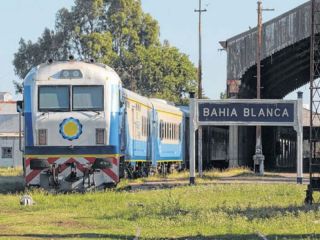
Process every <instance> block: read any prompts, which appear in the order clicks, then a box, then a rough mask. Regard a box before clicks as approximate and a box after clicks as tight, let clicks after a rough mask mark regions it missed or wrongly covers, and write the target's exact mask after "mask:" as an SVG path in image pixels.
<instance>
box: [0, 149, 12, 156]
mask: <svg viewBox="0 0 320 240" xmlns="http://www.w3.org/2000/svg"><path fill="white" fill-rule="evenodd" d="M1 156H2V158H12V148H11V147H3V148H2V154H1Z"/></svg>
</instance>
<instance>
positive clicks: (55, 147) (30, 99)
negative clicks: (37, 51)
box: [19, 60, 184, 191]
mask: <svg viewBox="0 0 320 240" xmlns="http://www.w3.org/2000/svg"><path fill="white" fill-rule="evenodd" d="M19 106H20V108H19V109H21V112H22V114H23V115H24V126H23V127H24V146H23V151H24V160H23V163H24V170H25V182H26V185H27V186H40V187H42V188H45V189H56V190H59V191H70V190H79V191H85V190H87V189H90V188H105V187H107V186H113V185H116V184H117V183H118V182H119V179H120V177H122V176H124V175H125V173H127V174H129V175H131V176H134V175H143V174H148V172H149V171H150V169H157V168H158V167H159V165H160V164H161V163H167V164H168V165H170V164H177V163H180V162H182V161H183V158H184V154H183V144H184V136H183V135H184V131H183V128H184V115H183V113H182V111H180V110H179V109H178V108H177V107H175V106H173V105H171V104H168V103H167V102H165V101H164V100H159V99H148V98H145V97H142V96H140V95H138V94H136V93H133V92H131V91H129V90H126V89H123V88H122V84H121V80H120V78H119V76H118V75H117V74H116V72H115V71H114V70H113V69H111V68H109V67H108V66H105V65H102V64H97V63H93V62H82V61H74V60H70V61H63V62H52V61H50V62H48V63H44V64H41V65H39V66H37V67H35V68H33V69H32V70H31V71H30V72H29V73H28V74H27V76H26V78H25V80H24V101H23V107H22V104H21V103H20V105H19Z"/></svg>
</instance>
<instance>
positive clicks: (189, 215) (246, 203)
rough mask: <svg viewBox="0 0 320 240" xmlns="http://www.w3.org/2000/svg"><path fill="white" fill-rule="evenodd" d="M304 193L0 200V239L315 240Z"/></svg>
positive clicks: (212, 191)
mask: <svg viewBox="0 0 320 240" xmlns="http://www.w3.org/2000/svg"><path fill="white" fill-rule="evenodd" d="M305 189H306V187H305V186H297V185H294V184H278V185H277V184H268V185H266V184H212V185H206V186H204V185H202V186H192V187H179V188H174V189H165V190H152V191H138V192H126V191H107V192H99V193H88V194H66V195H51V194H46V193H44V192H41V191H34V192H32V193H31V195H32V197H33V199H34V200H35V202H36V204H35V205H34V206H30V207H22V206H20V205H19V197H20V196H19V195H0V238H1V237H3V239H7V238H13V239H14V238H19V237H21V238H23V237H29V238H30V239H37V238H38V239H43V238H50V239H54V238H72V237H75V238H78V239H86V238H87V239H93V238H100V237H101V238H104V239H133V238H134V237H135V236H136V235H139V236H140V237H139V239H168V238H176V239H186V238H188V239H261V237H259V235H258V234H262V235H264V236H266V237H267V238H268V239H320V211H319V209H318V206H316V205H314V206H312V207H308V206H304V205H303V199H304V195H305V192H304V191H305ZM317 197H318V196H317ZM318 233H319V234H318ZM317 234H318V235H317Z"/></svg>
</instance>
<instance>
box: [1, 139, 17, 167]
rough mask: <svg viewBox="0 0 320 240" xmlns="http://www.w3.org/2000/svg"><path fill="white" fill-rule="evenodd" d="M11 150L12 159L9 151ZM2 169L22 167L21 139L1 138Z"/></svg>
mask: <svg viewBox="0 0 320 240" xmlns="http://www.w3.org/2000/svg"><path fill="white" fill-rule="evenodd" d="M8 149H11V157H10V156H9V155H10V154H8V151H6V152H4V151H5V150H8ZM0 167H22V153H21V152H20V150H19V137H0Z"/></svg>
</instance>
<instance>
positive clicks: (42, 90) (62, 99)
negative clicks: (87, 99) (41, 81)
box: [38, 86, 70, 112]
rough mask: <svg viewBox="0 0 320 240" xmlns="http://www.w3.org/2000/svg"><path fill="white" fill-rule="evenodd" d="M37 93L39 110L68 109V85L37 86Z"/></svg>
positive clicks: (54, 110) (57, 110) (56, 110)
mask: <svg viewBox="0 0 320 240" xmlns="http://www.w3.org/2000/svg"><path fill="white" fill-rule="evenodd" d="M38 95H39V98H38V108H39V111H40V112H68V111H70V97H69V96H70V93H69V86H39V88H38Z"/></svg>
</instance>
